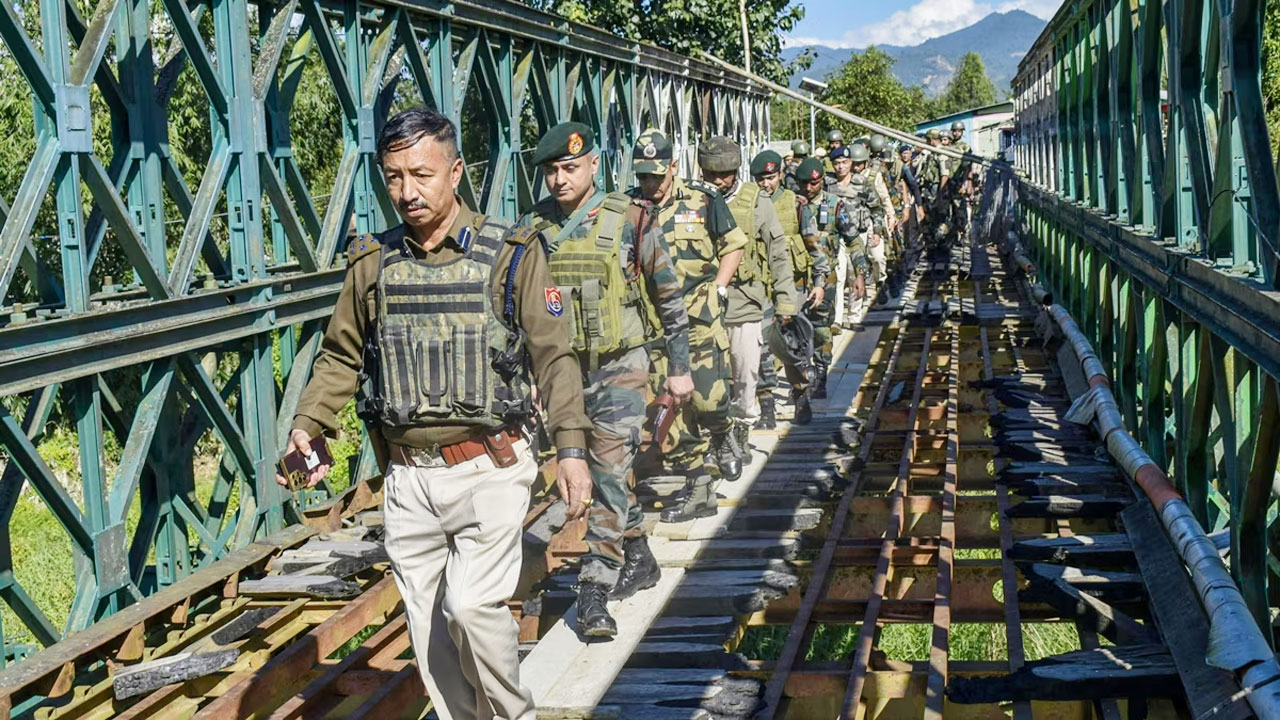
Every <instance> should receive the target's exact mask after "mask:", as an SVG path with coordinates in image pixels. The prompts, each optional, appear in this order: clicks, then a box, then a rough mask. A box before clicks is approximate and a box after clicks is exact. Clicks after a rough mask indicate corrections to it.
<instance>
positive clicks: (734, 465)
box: [711, 428, 742, 480]
mask: <svg viewBox="0 0 1280 720" xmlns="http://www.w3.org/2000/svg"><path fill="white" fill-rule="evenodd" d="M711 451H712V452H713V453H714V454H715V460H716V467H718V468H720V477H722V478H724V479H725V480H737V479H738V478H740V477H742V447H741V446H739V445H738V437H737V435H736V434H735V433H734V431H733V428H729V431H728V432H726V433H725V434H724V435H712V436H711Z"/></svg>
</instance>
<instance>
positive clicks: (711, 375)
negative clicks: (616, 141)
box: [627, 129, 747, 522]
mask: <svg viewBox="0 0 1280 720" xmlns="http://www.w3.org/2000/svg"><path fill="white" fill-rule="evenodd" d="M673 156H674V148H673V147H672V146H671V142H670V141H669V140H667V137H666V136H665V135H663V134H662V132H661V131H659V130H654V129H649V130H645V131H644V132H643V133H641V134H640V138H639V140H637V141H636V145H635V148H634V149H633V150H632V153H631V162H632V168H633V169H634V170H635V173H636V181H637V183H638V186H637V187H634V188H632V189H630V190H628V191H627V194H628V195H631V196H632V197H634V198H637V199H643V200H647V201H649V202H650V203H653V205H654V206H656V207H657V209H658V222H659V223H660V224H661V225H662V231H663V233H664V234H665V235H666V238H667V244H668V245H669V246H670V248H671V256H672V258H673V259H674V260H675V264H676V278H677V279H678V280H679V282H680V284H681V287H682V288H683V293H684V302H685V309H686V310H687V311H688V313H689V364H690V366H691V368H692V372H693V387H694V393H693V402H692V403H688V404H686V405H684V406H683V407H682V408H681V412H680V414H679V415H677V419H676V423H675V424H674V425H673V426H672V428H671V432H672V433H673V434H674V435H675V436H676V437H678V438H679V440H678V441H677V443H676V448H675V450H674V451H672V452H671V453H669V454H668V459H669V460H670V461H671V464H672V466H673V467H675V468H676V469H677V470H679V471H680V472H683V473H684V475H685V492H684V493H683V494H682V496H681V498H680V501H679V503H678V504H676V505H674V506H672V507H669V508H664V509H663V511H662V521H663V522H684V521H687V520H692V519H694V518H698V517H707V516H709V515H714V514H715V512H716V494H715V488H714V487H713V484H714V477H715V476H716V475H719V476H720V477H725V478H730V479H734V478H737V477H738V475H739V474H741V472H742V454H741V449H740V448H738V447H737V443H736V442H735V441H734V438H733V435H732V433H730V432H729V388H728V382H727V380H728V377H729V363H728V360H727V358H726V357H725V353H726V352H728V350H729V335H728V333H726V332H725V328H724V306H725V302H726V299H727V297H728V292H729V283H730V282H732V281H733V276H734V273H736V272H737V270H738V262H739V261H740V260H741V259H742V251H743V249H744V248H745V247H746V245H747V236H746V235H745V234H744V233H743V232H742V230H741V229H739V228H738V225H737V223H736V222H734V219H733V214H732V213H730V212H729V208H728V206H727V205H725V202H724V198H723V197H721V196H720V193H719V191H717V190H716V189H715V188H714V187H711V186H710V185H708V184H706V183H704V182H700V181H697V180H685V179H683V178H681V177H680V176H679V175H677V174H676V166H675V163H674V162H672V160H673ZM660 360H661V359H660ZM656 364H657V365H658V366H659V374H661V375H666V371H665V369H663V367H662V366H663V365H665V361H660V362H658V363H656Z"/></svg>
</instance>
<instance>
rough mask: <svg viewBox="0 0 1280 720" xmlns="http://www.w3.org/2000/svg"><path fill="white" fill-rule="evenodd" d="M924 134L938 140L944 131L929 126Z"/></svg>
mask: <svg viewBox="0 0 1280 720" xmlns="http://www.w3.org/2000/svg"><path fill="white" fill-rule="evenodd" d="M924 136H925V137H927V138H929V139H930V140H937V139H939V138H941V137H942V133H940V132H938V128H929V129H928V130H927V131H926V132H925V134H924Z"/></svg>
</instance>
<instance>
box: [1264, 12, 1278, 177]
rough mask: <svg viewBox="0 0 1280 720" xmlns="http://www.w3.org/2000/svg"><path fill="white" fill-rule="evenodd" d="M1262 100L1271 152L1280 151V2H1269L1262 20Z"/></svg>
mask: <svg viewBox="0 0 1280 720" xmlns="http://www.w3.org/2000/svg"><path fill="white" fill-rule="evenodd" d="M1262 102H1263V103H1264V104H1265V106H1266V110H1267V130H1268V132H1269V133H1270V135H1271V152H1272V153H1273V154H1274V153H1280V3H1274V2H1272V3H1267V15H1266V18H1265V19H1264V20H1263V22H1262Z"/></svg>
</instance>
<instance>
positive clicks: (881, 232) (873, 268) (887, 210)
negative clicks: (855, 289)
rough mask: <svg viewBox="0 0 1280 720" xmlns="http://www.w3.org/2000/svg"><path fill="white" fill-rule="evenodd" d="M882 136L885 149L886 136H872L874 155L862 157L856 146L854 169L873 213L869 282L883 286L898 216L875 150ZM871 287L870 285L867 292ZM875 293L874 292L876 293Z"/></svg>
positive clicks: (865, 205)
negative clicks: (860, 177) (890, 240)
mask: <svg viewBox="0 0 1280 720" xmlns="http://www.w3.org/2000/svg"><path fill="white" fill-rule="evenodd" d="M877 138H879V144H880V150H881V151H883V150H884V145H885V139H884V136H883V135H872V136H871V142H870V143H869V145H870V147H869V148H868V150H869V151H870V153H871V154H869V155H868V156H867V158H866V159H865V160H864V159H863V153H861V152H858V151H857V150H856V148H855V150H854V156H853V157H852V158H850V159H851V160H852V161H853V165H852V168H851V171H852V174H853V175H855V176H859V175H860V176H862V178H863V181H864V185H865V187H866V188H867V191H865V192H864V193H863V203H864V207H866V209H867V211H868V212H869V213H870V214H871V219H872V228H873V229H872V232H871V234H870V235H869V236H868V237H867V261H868V266H869V272H868V274H867V280H868V283H867V284H868V285H874V286H875V287H876V288H877V290H879V289H882V288H883V287H884V285H885V280H886V279H887V274H886V268H887V267H888V263H889V257H890V252H889V251H890V247H889V238H891V237H892V236H893V233H894V232H895V231H896V230H897V225H898V223H897V217H896V215H895V214H894V212H893V198H892V197H891V196H890V195H889V187H888V183H887V182H886V181H885V173H884V164H883V162H881V160H880V158H879V157H878V153H875V146H876V139H877ZM869 290H870V288H868V291H869ZM873 296H874V295H873Z"/></svg>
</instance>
